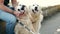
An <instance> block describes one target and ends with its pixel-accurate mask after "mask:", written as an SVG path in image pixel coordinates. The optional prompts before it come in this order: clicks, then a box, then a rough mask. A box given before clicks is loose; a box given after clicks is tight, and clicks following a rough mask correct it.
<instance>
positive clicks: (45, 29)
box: [40, 13, 60, 34]
mask: <svg viewBox="0 0 60 34" xmlns="http://www.w3.org/2000/svg"><path fill="white" fill-rule="evenodd" d="M40 33H41V34H60V13H58V14H56V15H54V16H52V17H49V18H47V19H45V20H43V22H42V27H41V30H40Z"/></svg>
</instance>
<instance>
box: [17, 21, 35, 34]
mask: <svg viewBox="0 0 60 34" xmlns="http://www.w3.org/2000/svg"><path fill="white" fill-rule="evenodd" d="M17 23H20V25H21V26H22V27H24V28H25V29H27V31H29V32H31V33H32V34H34V32H33V31H32V30H30V29H29V28H28V27H27V26H26V25H25V24H23V23H22V22H20V21H18V22H17Z"/></svg>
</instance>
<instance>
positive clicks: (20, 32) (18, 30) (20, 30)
mask: <svg viewBox="0 0 60 34" xmlns="http://www.w3.org/2000/svg"><path fill="white" fill-rule="evenodd" d="M21 7H22V5H18V6H17V8H16V10H17V11H18V9H20V12H24V14H22V15H20V17H18V20H19V21H20V22H21V23H23V24H24V25H26V26H27V27H28V28H29V29H30V30H31V31H33V32H34V31H35V30H34V28H33V25H32V22H31V21H30V19H29V12H28V9H27V7H26V6H25V8H24V10H21ZM14 30H15V34H33V33H31V32H29V31H28V30H27V29H26V28H24V27H22V26H21V25H20V23H17V24H16V26H15V29H14Z"/></svg>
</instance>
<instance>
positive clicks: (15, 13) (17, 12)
mask: <svg viewBox="0 0 60 34" xmlns="http://www.w3.org/2000/svg"><path fill="white" fill-rule="evenodd" d="M20 13H21V12H19V11H14V12H13V14H14V15H15V16H16V17H19V15H20Z"/></svg>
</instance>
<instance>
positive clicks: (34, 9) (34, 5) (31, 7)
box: [29, 4, 41, 14]
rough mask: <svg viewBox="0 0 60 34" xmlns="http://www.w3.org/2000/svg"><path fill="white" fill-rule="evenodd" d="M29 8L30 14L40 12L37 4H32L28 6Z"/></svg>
mask: <svg viewBox="0 0 60 34" xmlns="http://www.w3.org/2000/svg"><path fill="white" fill-rule="evenodd" d="M29 10H30V13H31V14H40V13H41V8H40V6H39V5H37V4H33V5H32V6H29Z"/></svg>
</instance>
